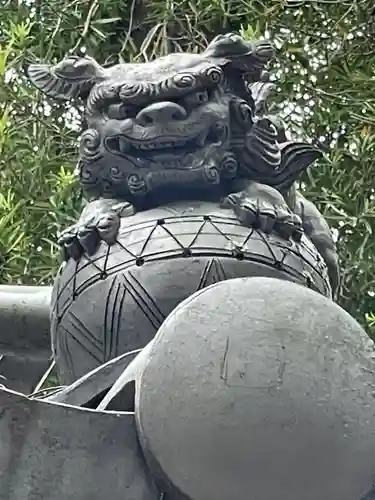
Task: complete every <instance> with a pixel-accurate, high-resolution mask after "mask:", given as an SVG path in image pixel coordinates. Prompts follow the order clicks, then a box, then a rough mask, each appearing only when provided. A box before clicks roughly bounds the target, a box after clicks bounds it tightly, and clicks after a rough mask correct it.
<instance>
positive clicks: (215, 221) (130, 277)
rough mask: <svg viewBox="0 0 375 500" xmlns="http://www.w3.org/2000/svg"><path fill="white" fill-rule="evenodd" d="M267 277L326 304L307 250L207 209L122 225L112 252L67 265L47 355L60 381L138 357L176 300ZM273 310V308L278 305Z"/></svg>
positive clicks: (320, 274)
mask: <svg viewBox="0 0 375 500" xmlns="http://www.w3.org/2000/svg"><path fill="white" fill-rule="evenodd" d="M251 276H267V277H274V278H279V279H283V280H289V281H293V282H296V283H300V284H301V285H304V286H308V287H310V288H312V289H313V290H316V291H317V292H319V293H321V294H323V295H325V296H327V297H329V296H330V295H331V288H330V285H329V280H328V275H327V269H326V266H325V263H324V261H323V259H322V258H321V257H320V255H319V254H318V252H317V250H316V249H315V247H314V246H313V244H312V243H311V242H310V241H309V240H308V239H307V238H306V237H303V238H302V241H301V242H300V243H296V242H294V241H291V240H289V241H287V240H284V239H282V238H280V237H279V236H277V235H276V234H271V235H265V234H264V233H263V232H261V231H258V230H255V229H250V228H247V227H244V226H243V225H242V224H241V223H240V222H239V221H238V220H237V218H236V217H235V216H234V215H233V213H232V211H231V210H226V209H221V208H219V207H218V205H217V204H214V203H200V202H199V203H198V202H197V203H194V202H189V203H188V202H185V203H176V204H173V205H168V206H164V207H160V208H156V209H153V210H149V211H145V212H140V213H137V214H136V215H134V216H132V217H129V218H123V219H122V221H121V229H120V232H119V235H118V238H117V242H116V243H115V244H114V245H113V246H110V247H109V246H108V245H107V244H105V243H103V242H102V243H101V246H100V247H99V249H98V251H97V252H96V254H95V255H93V256H88V255H84V256H83V257H82V258H81V259H80V260H79V261H78V262H76V261H74V260H73V259H70V260H69V261H68V262H67V263H66V264H65V266H64V267H62V268H61V270H60V273H59V275H58V277H57V279H56V282H55V285H54V291H53V298H52V313H51V320H52V321H51V324H52V347H53V351H54V355H55V359H56V362H57V367H58V372H59V376H60V381H61V383H63V384H70V383H72V382H73V381H74V380H76V379H77V378H79V377H81V376H83V375H84V374H85V373H87V372H88V371H90V370H93V369H94V368H96V367H98V366H100V365H101V364H102V363H105V362H106V361H108V360H110V359H112V358H114V357H116V356H118V355H120V354H122V353H124V352H128V351H131V350H134V349H139V348H142V347H144V346H145V345H146V344H147V343H148V342H149V341H150V340H151V339H152V338H153V337H154V335H155V333H156V332H157V330H158V329H159V328H160V326H161V325H162V323H163V321H164V319H165V318H166V317H167V316H168V315H169V314H170V313H171V312H172V311H173V309H174V308H175V307H176V306H177V305H178V304H179V303H180V302H181V301H182V300H184V299H185V298H187V297H189V296H190V295H191V294H193V293H194V292H195V291H197V290H200V289H202V288H204V287H206V286H208V285H211V284H213V283H215V282H218V281H223V280H227V279H231V278H240V277H251ZM280 300H281V299H280Z"/></svg>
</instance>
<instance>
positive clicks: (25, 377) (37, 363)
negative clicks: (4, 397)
mask: <svg viewBox="0 0 375 500" xmlns="http://www.w3.org/2000/svg"><path fill="white" fill-rule="evenodd" d="M0 335H1V334H0ZM50 363H51V361H50V360H49V358H45V359H35V358H34V359H32V358H31V359H30V358H28V357H25V356H9V355H4V356H2V357H1V359H0V384H5V385H6V386H7V387H8V388H9V389H13V390H14V391H18V392H22V393H23V394H30V393H31V392H33V391H34V390H35V388H36V387H37V385H38V382H39V380H40V379H41V378H42V377H43V374H44V373H45V372H46V370H47V369H48V367H49V365H50Z"/></svg>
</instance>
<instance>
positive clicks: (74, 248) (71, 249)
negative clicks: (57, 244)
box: [64, 239, 83, 260]
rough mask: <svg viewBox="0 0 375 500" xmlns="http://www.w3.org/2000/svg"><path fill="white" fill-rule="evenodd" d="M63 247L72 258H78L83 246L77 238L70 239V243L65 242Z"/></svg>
mask: <svg viewBox="0 0 375 500" xmlns="http://www.w3.org/2000/svg"><path fill="white" fill-rule="evenodd" d="M64 248H65V252H66V254H67V255H68V256H69V257H71V258H72V259H74V260H79V259H80V257H81V255H82V253H83V248H82V246H81V245H80V243H79V242H78V240H77V239H74V240H72V241H71V242H70V243H65V245H64Z"/></svg>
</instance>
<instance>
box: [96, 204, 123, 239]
mask: <svg viewBox="0 0 375 500" xmlns="http://www.w3.org/2000/svg"><path fill="white" fill-rule="evenodd" d="M96 227H97V230H98V233H99V235H100V237H101V239H102V240H103V241H105V242H106V243H108V245H113V244H114V243H115V242H116V239H117V235H118V231H119V229H120V217H119V215H118V214H116V213H115V212H111V213H108V214H105V215H103V216H101V217H100V218H99V220H98V221H97V224H96Z"/></svg>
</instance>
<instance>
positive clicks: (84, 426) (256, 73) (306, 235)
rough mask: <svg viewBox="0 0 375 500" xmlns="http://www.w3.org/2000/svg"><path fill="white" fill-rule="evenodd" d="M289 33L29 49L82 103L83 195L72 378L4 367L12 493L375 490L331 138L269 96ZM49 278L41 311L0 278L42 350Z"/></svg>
mask: <svg viewBox="0 0 375 500" xmlns="http://www.w3.org/2000/svg"><path fill="white" fill-rule="evenodd" d="M273 52H274V51H273V47H272V45H271V44H270V43H269V42H268V41H265V40H261V41H253V42H246V41H245V40H244V39H243V38H241V37H240V36H238V35H234V34H228V35H220V36H218V37H216V38H214V40H213V41H212V42H211V43H210V44H209V45H208V47H207V49H206V50H205V51H204V52H202V53H201V54H188V53H178V54H170V55H168V56H166V57H163V58H159V59H156V60H154V61H151V62H147V63H136V64H119V65H116V66H113V67H109V68H107V67H102V66H101V65H100V64H99V63H97V62H96V61H95V60H93V59H91V58H90V57H82V58H79V57H75V56H69V57H67V58H66V59H64V60H63V61H62V62H60V63H58V64H56V65H50V64H33V65H31V66H30V67H29V68H28V77H29V79H30V80H31V81H32V83H33V84H34V85H35V86H36V87H37V88H39V89H40V90H41V91H42V92H44V93H45V94H46V95H47V96H49V97H51V98H54V99H62V100H67V101H69V100H71V99H80V100H81V101H82V102H83V104H84V110H85V112H84V113H85V116H84V121H85V123H86V128H85V130H84V131H83V133H82V136H81V139H80V147H79V161H78V173H79V182H80V185H81V187H82V189H83V192H84V194H85V196H86V199H87V204H86V206H85V208H84V210H83V212H82V214H81V216H80V218H79V220H78V221H77V222H76V223H75V224H74V225H73V226H71V227H68V228H67V229H65V230H64V231H63V232H62V233H61V235H60V239H59V243H60V245H61V247H62V250H63V256H64V262H63V263H62V266H61V268H60V271H59V273H58V276H57V277H56V280H55V283H54V286H53V289H52V296H51V308H50V328H51V340H52V355H53V362H54V363H55V364H56V368H57V373H58V376H59V381H60V383H61V384H62V387H56V388H54V389H49V390H45V391H42V392H40V391H38V392H36V393H35V392H34V393H33V394H32V395H31V396H29V397H26V396H23V395H21V394H18V393H16V392H14V391H12V390H11V389H14V388H15V387H13V386H12V384H11V381H10V380H7V379H6V377H5V378H3V379H0V383H2V381H4V385H5V386H7V387H3V388H1V387H0V492H1V493H0V497H1V494H3V496H4V499H6V500H65V499H66V500H68V499H71V498H75V499H77V500H80V499H82V500H83V499H86V498H90V500H104V499H105V498H107V497H108V498H111V499H113V500H124V498H126V500H228V499H231V500H243V499H245V498H246V499H247V498H248V499H250V500H251V499H258V500H301V498H303V499H304V500H359V499H362V500H365V499H366V500H370V499H371V498H373V494H374V493H373V492H374V490H373V488H372V485H373V484H372V483H373V478H374V474H373V464H374V462H375V434H374V430H373V428H374V426H373V422H372V419H373V415H374V412H375V399H374V397H373V393H374V390H375V387H374V381H373V359H374V346H373V343H372V342H371V341H370V340H369V339H368V337H367V336H366V334H365V333H364V331H363V329H362V328H361V327H360V325H358V323H357V322H356V321H355V320H354V319H353V318H351V317H350V316H349V315H348V314H347V313H346V312H345V311H343V310H342V309H341V308H340V307H339V306H338V305H336V304H335V302H334V300H332V299H334V298H335V297H336V295H337V292H338V285H339V268H338V258H337V253H336V250H335V245H334V242H333V239H332V236H331V232H330V229H329V227H328V224H327V222H326V221H325V219H324V217H323V216H322V215H321V214H320V213H319V211H318V209H317V208H316V207H315V205H314V204H313V203H312V202H310V201H308V200H306V199H305V198H304V197H303V196H302V195H301V194H300V193H299V192H298V190H297V182H298V179H299V176H300V174H301V173H302V172H303V171H305V170H306V169H307V168H308V167H310V166H311V165H312V164H313V163H314V162H315V160H317V159H318V158H319V157H320V156H321V153H320V151H319V150H318V149H316V148H315V147H313V146H312V145H311V144H310V143H304V142H298V141H294V140H293V139H291V138H288V134H287V133H286V130H285V127H284V125H283V124H282V122H281V121H280V120H279V119H278V118H277V117H276V116H274V115H270V114H269V113H268V107H267V101H268V98H269V97H270V96H271V95H272V93H273V92H274V91H275V86H274V84H273V83H271V81H270V75H269V73H268V72H267V65H268V63H269V62H270V60H271V59H272V57H273ZM49 294H50V289H48V288H45V289H44V294H42V295H41V296H40V297H42V298H43V300H41V299H40V300H39V299H38V297H39V296H37V294H35V293H34V290H30V295H29V297H32V299H30V300H28V301H27V303H28V310H27V311H29V312H27V314H26V309H23V313H24V314H23V315H22V314H21V313H17V310H21V309H22V300H24V299H22V300H21V299H20V297H21V295H19V294H18V295H17V294H15V293H14V294H13V295H9V294H8V295H7V297H8V298H7V300H6V301H5V300H1V296H0V351H1V349H5V348H6V349H7V355H8V356H9V355H13V354H16V355H18V356H19V355H20V353H21V354H22V355H23V356H25V355H27V352H29V353H32V355H33V356H34V357H35V356H37V355H39V357H40V358H41V359H43V360H45V359H46V352H47V350H48V345H47V342H46V339H45V325H46V324H48V321H49V320H48V317H47V313H46V307H45V297H47V296H49ZM12 297H13V298H12ZM39 302H42V303H43V304H42V306H40V304H39ZM12 304H13V306H14V307H12ZM17 308H18V309H17ZM10 311H13V312H14V314H15V316H16V317H17V318H18V319H21V320H22V321H19V322H18V323H17V329H16V334H17V335H15V336H14V337H12V335H10V334H9V332H10V327H9V317H10ZM26 316H27V318H26V319H27V321H24V319H25V317H26ZM22 324H23V325H25V326H24V328H23V329H22ZM38 324H39V325H41V326H42V327H43V328H41V329H40V331H41V332H42V334H41V335H39V337H38V336H30V332H29V330H30V328H32V326H35V325H38ZM30 325H32V326H30ZM3 326H4V328H5V329H6V334H4V333H3V332H2V327H3ZM4 331H5V330H4ZM26 334H27V335H28V343H27V345H26V346H24V345H22V346H20V345H18V344H20V343H23V341H22V337H23V336H25V335H26ZM43 335H44V336H43ZM12 338H13V340H14V342H13V343H12ZM46 346H47V349H46ZM0 374H1V360H0ZM34 385H35V384H34ZM40 386H41V384H38V389H39V388H40ZM1 498H2V497H1Z"/></svg>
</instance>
